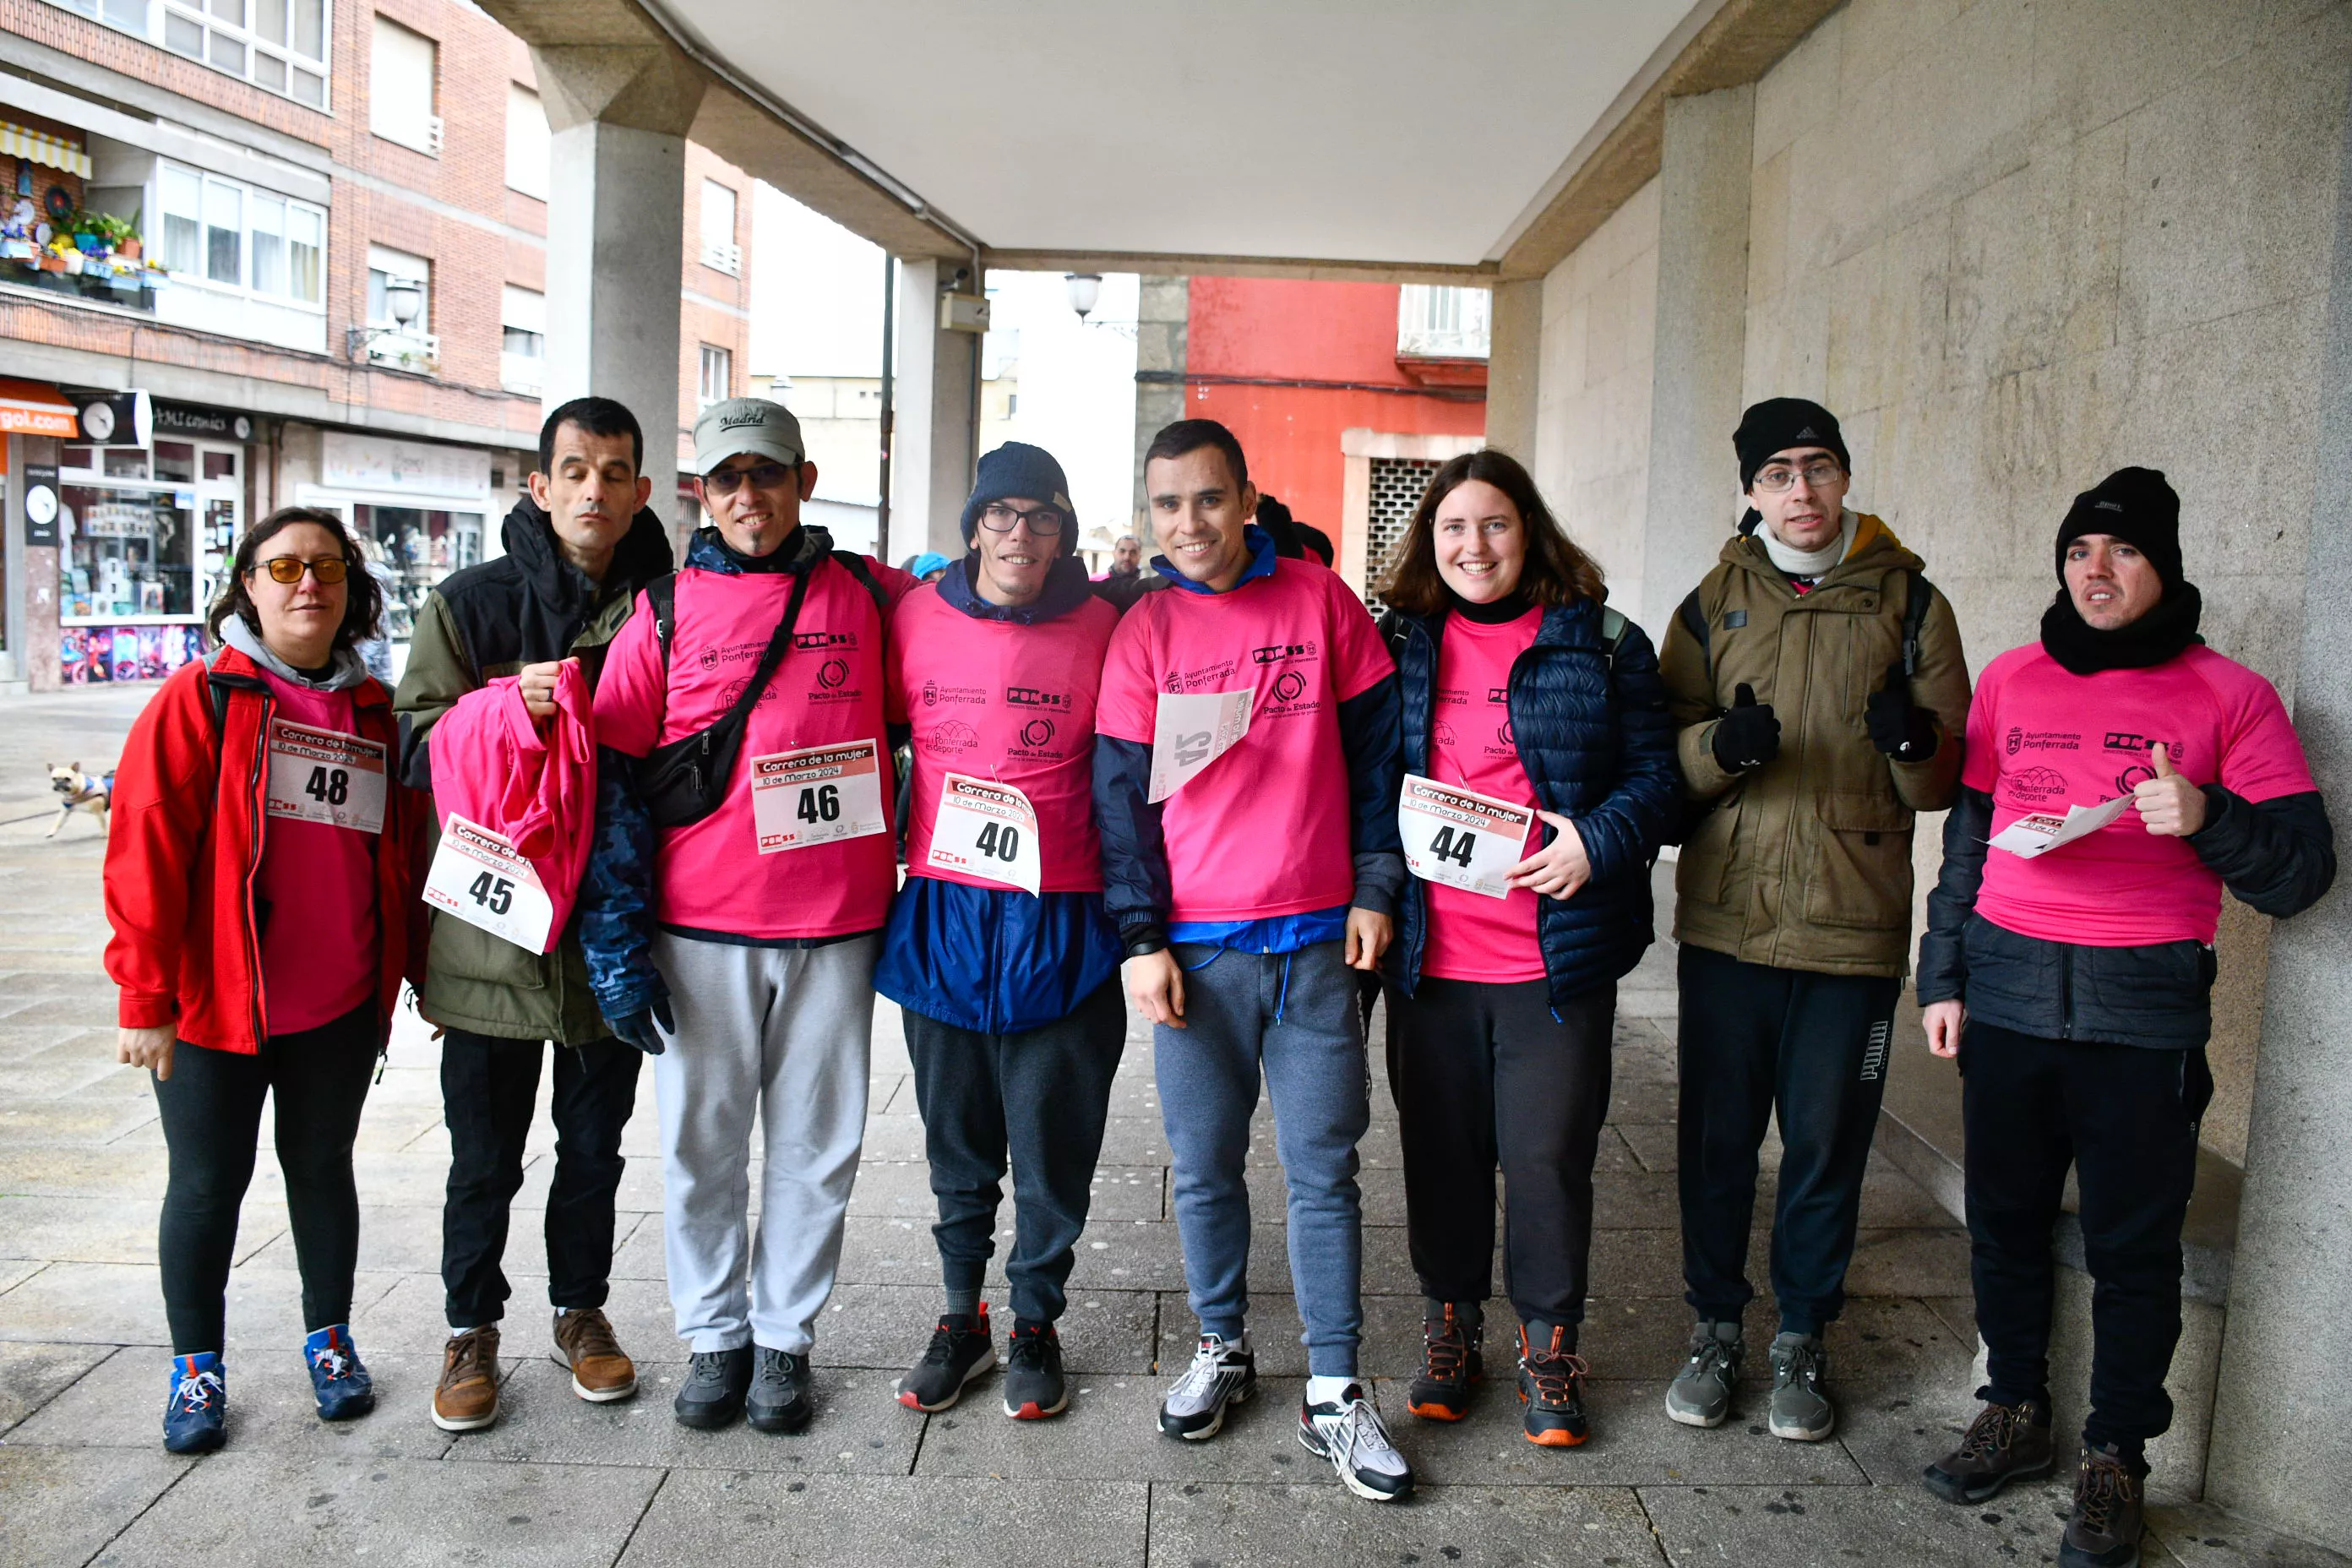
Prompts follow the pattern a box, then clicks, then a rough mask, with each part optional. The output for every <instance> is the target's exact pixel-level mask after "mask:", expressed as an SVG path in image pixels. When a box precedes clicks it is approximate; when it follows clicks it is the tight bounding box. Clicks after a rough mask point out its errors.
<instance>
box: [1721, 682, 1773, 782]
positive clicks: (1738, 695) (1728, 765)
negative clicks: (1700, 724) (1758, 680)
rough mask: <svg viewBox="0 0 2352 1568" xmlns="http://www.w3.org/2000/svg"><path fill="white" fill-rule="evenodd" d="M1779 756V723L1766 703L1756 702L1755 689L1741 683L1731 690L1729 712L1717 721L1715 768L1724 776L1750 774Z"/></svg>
mask: <svg viewBox="0 0 2352 1568" xmlns="http://www.w3.org/2000/svg"><path fill="white" fill-rule="evenodd" d="M1779 755H1780V720H1779V719H1778V718H1776V717H1774V716H1773V713H1772V705H1771V704H1770V703H1769V702H1759V701H1757V700H1756V689H1755V688H1754V687H1752V686H1750V685H1748V683H1747V682H1746V681H1744V680H1743V681H1741V682H1740V683H1739V684H1738V686H1737V687H1735V688H1733V689H1732V693H1731V711H1729V712H1728V713H1726V714H1725V715H1724V716H1723V717H1722V718H1721V719H1718V720H1717V721H1716V725H1715V761H1716V765H1717V767H1720V768H1721V769H1722V770H1723V771H1724V772H1725V773H1754V772H1755V771H1756V770H1757V769H1758V768H1760V767H1762V766H1763V765H1764V764H1765V763H1769V762H1770V761H1771V760H1772V759H1773V758H1775V757H1777V756H1779Z"/></svg>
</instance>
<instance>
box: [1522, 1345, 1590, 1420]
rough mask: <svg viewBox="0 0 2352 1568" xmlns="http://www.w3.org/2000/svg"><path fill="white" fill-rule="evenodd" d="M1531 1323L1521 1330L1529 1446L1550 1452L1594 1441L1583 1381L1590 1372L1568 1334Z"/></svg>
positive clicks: (1524, 1401) (1524, 1403) (1523, 1389)
mask: <svg viewBox="0 0 2352 1568" xmlns="http://www.w3.org/2000/svg"><path fill="white" fill-rule="evenodd" d="M1539 1333H1543V1325H1542V1324H1540V1323H1531V1324H1528V1325H1527V1326H1525V1327H1522V1328H1521V1329H1520V1330H1519V1403H1520V1404H1521V1405H1523V1406H1525V1407H1526V1408H1525V1410H1524V1411H1523V1414H1524V1415H1525V1416H1526V1422H1527V1433H1528V1442H1530V1443H1540V1444H1542V1445H1543V1446H1544V1447H1547V1448H1573V1447H1576V1446H1577V1445H1578V1444H1579V1443H1581V1442H1583V1441H1584V1439H1585V1438H1586V1436H1589V1435H1590V1429H1589V1428H1588V1427H1587V1426H1585V1423H1584V1380H1585V1378H1586V1377H1587V1376H1589V1375H1590V1374H1591V1368H1589V1367H1587V1366H1586V1365H1585V1364H1584V1358H1583V1357H1581V1356H1580V1355H1578V1354H1577V1353H1576V1352H1574V1351H1572V1350H1570V1348H1569V1344H1568V1329H1567V1327H1566V1325H1564V1324H1554V1325H1553V1326H1552V1329H1551V1331H1550V1332H1549V1333H1548V1334H1543V1337H1542V1339H1540V1340H1538V1339H1536V1338H1535V1337H1534V1336H1535V1335H1536V1334H1539Z"/></svg>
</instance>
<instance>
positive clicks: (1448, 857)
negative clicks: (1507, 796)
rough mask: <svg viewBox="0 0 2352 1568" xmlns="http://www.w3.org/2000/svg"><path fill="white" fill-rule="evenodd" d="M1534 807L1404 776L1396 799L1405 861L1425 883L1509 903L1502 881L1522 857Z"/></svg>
mask: <svg viewBox="0 0 2352 1568" xmlns="http://www.w3.org/2000/svg"><path fill="white" fill-rule="evenodd" d="M1535 819H1536V813H1535V808H1534V807H1533V806H1528V805H1512V804H1511V803H1510V802H1509V801H1507V800H1496V798H1495V797H1494V796H1492V795H1479V794H1477V793H1475V791H1472V790H1466V789H1456V788H1454V786H1453V785H1451V784H1439V783H1438V782H1437V781H1436V780H1435V779H1425V778H1423V777H1422V776H1421V775H1420V774H1418V773H1407V774H1405V775H1404V793H1403V794H1402V795H1400V796H1398V798H1397V832H1398V834H1399V835H1400V836H1401V837H1402V838H1403V839H1404V863H1405V865H1406V867H1407V868H1410V869H1411V870H1412V874H1413V875H1414V876H1416V877H1419V878H1420V879H1422V880H1423V881H1424V882H1443V883H1444V884H1445V885H1446V886H1447V887H1449V888H1460V889H1464V890H1465V891H1466V892H1472V893H1484V894H1485V895H1486V897H1488V898H1490V899H1507V898H1509V897H1510V896H1511V889H1510V888H1509V887H1508V886H1507V884H1506V883H1505V882H1504V880H1503V878H1504V876H1505V874H1506V873H1507V872H1508V871H1509V870H1510V868H1512V867H1514V866H1516V865H1517V864H1518V863H1519V862H1520V861H1521V860H1523V859H1525V858H1526V855H1525V854H1524V853H1523V851H1524V848H1525V846H1526V844H1527V841H1528V828H1529V827H1530V826H1533V825H1534V823H1535Z"/></svg>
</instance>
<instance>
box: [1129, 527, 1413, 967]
mask: <svg viewBox="0 0 2352 1568" xmlns="http://www.w3.org/2000/svg"><path fill="white" fill-rule="evenodd" d="M1395 669H1396V666H1395V665H1394V663H1393V662H1391V659H1390V658H1389V652H1388V649H1387V648H1386V647H1382V646H1381V637H1380V633H1379V632H1378V631H1377V630H1376V629H1375V628H1374V627H1373V626H1372V618H1371V616H1369V615H1367V614H1365V613H1364V606H1363V605H1362V603H1361V602H1360V600H1358V599H1357V597H1356V596H1355V595H1354V594H1352V593H1351V592H1349V588H1348V585H1347V584H1345V583H1343V582H1341V581H1340V580H1339V577H1338V576H1337V575H1336V574H1333V573H1331V572H1329V571H1328V570H1326V569H1325V568H1324V567H1322V566H1320V565H1318V564H1317V563H1314V562H1311V561H1277V562H1276V563H1275V569H1274V572H1273V573H1272V574H1271V575H1268V576H1265V577H1258V578H1254V579H1252V580H1250V581H1248V582H1245V583H1244V584H1241V585H1240V586H1239V587H1236V588H1234V590H1233V591H1232V592H1231V593H1226V594H1202V593H1195V592H1193V591H1192V590H1191V589H1189V588H1181V587H1173V586H1171V587H1169V588H1166V589H1163V590H1161V591H1160V592H1158V593H1153V594H1146V595H1143V596H1142V597H1141V598H1139V599H1138V600H1137V601H1136V603H1135V607H1134V608H1133V609H1131V610H1129V612H1128V613H1127V616H1126V618H1125V619H1123V620H1121V621H1120V622H1119V624H1118V631H1116V632H1115V633H1113V634H1112V636H1111V639H1110V651H1109V653H1108V656H1107V657H1106V658H1105V660H1104V663H1103V677H1102V697H1101V700H1100V704H1099V706H1098V707H1097V710H1096V715H1095V724H1096V728H1097V729H1098V730H1099V731H1101V732H1102V733H1104V734H1106V735H1108V736H1111V737H1112V738H1114V739H1116V740H1122V741H1136V742H1142V743H1143V744H1146V745H1149V744H1150V742H1151V734H1152V727H1153V723H1154V721H1155V719H1156V717H1157V713H1158V699H1159V695H1160V692H1162V691H1168V692H1175V693H1186V692H1210V691H1238V690H1242V689H1249V690H1251V691H1252V692H1253V693H1254V694H1255V695H1254V696H1253V697H1252V699H1251V702H1250V725H1249V732H1248V733H1247V734H1246V735H1244V736H1243V737H1242V739H1241V740H1240V742H1237V743H1236V744H1235V745H1234V748H1233V749H1232V750H1231V751H1229V752H1225V753H1224V754H1223V756H1221V757H1219V758H1217V759H1216V760H1215V761H1214V762H1213V763H1210V764H1209V765H1208V766H1207V767H1206V768H1204V769H1202V771H1201V772H1200V773H1196V774H1194V775H1193V776H1192V779H1191V780H1190V781H1189V782H1187V783H1186V784H1184V786H1183V787H1182V788H1181V789H1179V790H1178V791H1177V792H1176V793H1175V794H1174V795H1171V796H1170V797H1169V798H1168V800H1167V801H1166V802H1165V803H1164V805H1163V808H1162V812H1161V816H1160V826H1161V828H1162V830H1163V833H1164V835H1165V838H1166V843H1167V851H1168V873H1169V880H1170V882H1171V905H1172V907H1171V909H1170V910H1169V919H1170V920H1171V921H1251V920H1264V919H1266V918H1268V917H1270V916H1275V915H1295V914H1305V913H1307V912H1308V911H1309V910H1328V909H1332V908H1334V907H1337V906H1339V905H1342V904H1345V903H1347V902H1348V901H1349V900H1350V899H1352V898H1353V897H1354V896H1355V890H1356V886H1355V866H1354V860H1353V857H1352V853H1351V845H1350V842H1349V800H1348V770H1347V762H1346V758H1345V756H1344V754H1343V753H1342V752H1341V749H1340V744H1339V704H1340V703H1341V702H1343V701H1346V700H1349V698H1353V697H1360V696H1361V695H1362V694H1363V693H1364V692H1366V691H1368V690H1370V689H1371V688H1372V687H1374V686H1377V685H1379V684H1380V682H1381V681H1382V680H1384V679H1387V678H1388V677H1389V676H1390V675H1391V674H1393V673H1394V672H1395Z"/></svg>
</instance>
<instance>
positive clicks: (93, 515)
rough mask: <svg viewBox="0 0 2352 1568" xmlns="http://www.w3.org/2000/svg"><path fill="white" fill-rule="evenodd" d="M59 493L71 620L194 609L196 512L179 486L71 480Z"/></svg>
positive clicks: (66, 614) (66, 607) (179, 613)
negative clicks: (181, 497) (112, 485)
mask: <svg viewBox="0 0 2352 1568" xmlns="http://www.w3.org/2000/svg"><path fill="white" fill-rule="evenodd" d="M58 499H59V500H61V501H62V502H63V503H64V505H63V509H62V510H61V511H60V512H59V514H58V521H59V522H60V523H61V524H63V525H65V526H64V527H61V528H60V529H59V537H60V541H61V542H64V543H65V544H66V580H65V583H64V585H63V597H64V605H63V606H62V608H63V611H64V617H65V619H66V620H67V621H68V622H73V621H91V620H117V619H125V618H130V617H133V616H139V617H144V616H192V615H194V614H195V610H196V548H195V547H196V537H195V517H194V511H193V510H192V509H190V508H186V507H183V506H181V505H179V504H177V497H176V495H175V493H174V492H173V491H171V490H118V489H101V488H100V487H97V486H93V485H72V484H69V485H65V486H63V487H62V489H61V493H60V495H59V498H58ZM68 528H69V529H70V532H68Z"/></svg>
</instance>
